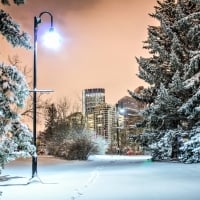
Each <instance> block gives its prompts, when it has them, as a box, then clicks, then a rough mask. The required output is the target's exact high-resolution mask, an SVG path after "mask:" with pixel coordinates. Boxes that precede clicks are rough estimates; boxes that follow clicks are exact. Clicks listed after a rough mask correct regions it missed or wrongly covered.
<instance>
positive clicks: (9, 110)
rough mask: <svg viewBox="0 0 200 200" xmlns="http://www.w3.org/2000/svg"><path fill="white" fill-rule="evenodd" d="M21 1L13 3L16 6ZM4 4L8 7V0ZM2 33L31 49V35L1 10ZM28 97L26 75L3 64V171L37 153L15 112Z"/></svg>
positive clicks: (0, 99) (0, 68) (0, 114)
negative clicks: (10, 164)
mask: <svg viewBox="0 0 200 200" xmlns="http://www.w3.org/2000/svg"><path fill="white" fill-rule="evenodd" d="M22 2H23V1H20V0H16V1H14V3H15V4H17V5H19V4H21V3H22ZM1 3H3V4H7V5H9V1H8V0H2V1H1ZM0 33H1V34H2V35H3V36H4V37H5V38H6V39H7V41H8V42H9V43H10V44H11V45H12V46H13V47H17V46H19V47H25V48H28V49H29V48H30V40H29V37H28V34H26V33H24V32H20V27H19V25H18V24H16V23H15V22H14V21H13V20H12V18H11V17H10V15H9V14H8V13H5V12H4V11H3V10H1V9H0ZM28 94H29V91H28V86H27V84H26V80H25V77H24V76H23V74H22V73H21V72H20V71H18V69H17V68H16V67H15V66H10V65H6V64H3V63H0V169H1V168H2V167H3V166H4V165H5V163H7V162H9V161H10V160H13V159H15V158H18V157H22V156H23V157H24V156H30V155H31V154H32V153H33V152H34V151H35V148H34V146H33V145H32V134H31V131H30V130H29V128H28V127H27V126H26V125H25V124H23V123H22V122H21V121H20V115H19V114H18V113H17V112H15V110H16V108H18V107H22V106H23V105H24V102H25V98H26V97H27V95H28Z"/></svg>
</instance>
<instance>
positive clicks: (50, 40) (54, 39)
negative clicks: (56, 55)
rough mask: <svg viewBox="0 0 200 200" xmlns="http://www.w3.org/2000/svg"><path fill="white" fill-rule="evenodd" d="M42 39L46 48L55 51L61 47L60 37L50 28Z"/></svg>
mask: <svg viewBox="0 0 200 200" xmlns="http://www.w3.org/2000/svg"><path fill="white" fill-rule="evenodd" d="M42 39H43V44H44V45H45V46H46V47H47V48H51V49H57V48H58V47H59V46H60V45H61V38H60V35H59V34H58V33H57V32H55V30H54V29H52V28H51V29H50V30H49V31H48V32H46V33H45V34H44V35H43V38H42Z"/></svg>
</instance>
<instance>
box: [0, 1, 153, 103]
mask: <svg viewBox="0 0 200 200" xmlns="http://www.w3.org/2000/svg"><path fill="white" fill-rule="evenodd" d="M155 5H156V0H148V1H146V0H140V1H139V0H138V1H133V0H126V1H123V0H110V1H105V0H86V1H84V2H83V1H80V0H75V1H73V2H71V1H64V0H60V1H59V3H56V2H55V1H53V0H48V1H45V2H41V1H39V0H36V1H34V3H33V2H31V1H27V2H26V4H25V5H23V6H20V7H17V6H11V7H3V9H6V10H7V11H8V12H9V13H10V14H11V16H12V17H13V18H14V19H15V20H16V21H17V22H18V23H19V24H20V26H21V28H22V30H25V31H27V32H28V33H29V34H30V35H31V37H33V18H34V16H38V15H39V14H40V12H42V11H45V10H48V11H50V12H51V13H52V14H53V17H54V25H55V28H56V29H58V30H59V32H60V34H61V36H62V37H63V40H62V46H61V49H59V50H57V51H52V50H49V49H45V48H44V47H43V46H42V43H41V42H40V39H41V34H42V32H43V29H44V26H45V25H46V24H48V23H49V19H48V16H44V17H43V18H42V23H41V25H40V26H39V36H38V41H39V42H38V89H53V90H54V93H52V94H51V95H48V96H49V97H52V98H54V99H55V98H61V97H69V98H70V99H72V100H73V101H77V100H78V99H80V97H81V93H82V91H83V90H84V89H87V88H99V87H100V88H105V91H106V92H105V93H106V102H108V103H109V104H115V103H116V102H117V101H118V100H119V99H120V98H121V97H123V96H126V95H128V92H127V90H128V89H129V90H134V89H135V88H137V87H138V86H140V85H145V83H144V82H143V81H142V80H140V79H139V78H138V77H137V76H136V74H137V72H138V64H137V63H136V59H135V57H139V56H148V53H147V51H145V50H144V49H143V48H142V47H143V43H142V41H145V40H146V39H147V27H148V25H155V23H156V21H155V20H154V19H152V18H151V17H150V16H149V15H148V14H149V13H152V12H154V6H155ZM1 44H2V49H6V51H2V50H1V52H0V53H1V54H0V60H1V61H5V60H6V59H7V56H8V55H10V56H12V55H18V56H19V59H20V61H21V62H22V66H24V65H26V66H28V68H30V69H32V65H33V64H32V63H33V52H32V51H30V50H29V51H27V50H24V49H18V48H17V49H12V47H11V46H10V45H9V44H7V43H6V42H5V39H3V40H2V41H1ZM24 55H25V56H24Z"/></svg>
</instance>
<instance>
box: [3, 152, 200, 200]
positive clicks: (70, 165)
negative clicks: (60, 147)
mask: <svg viewBox="0 0 200 200" xmlns="http://www.w3.org/2000/svg"><path fill="white" fill-rule="evenodd" d="M150 159H151V157H150V156H139V155H138V156H122V155H105V156H103V155H92V156H90V157H89V159H88V161H67V160H62V159H58V158H54V157H50V156H49V157H47V156H42V157H39V158H38V174H39V177H35V178H34V179H33V180H30V174H31V159H22V160H16V161H13V162H11V163H10V164H8V165H7V166H6V168H5V170H3V174H2V176H4V177H5V178H6V175H8V176H7V178H10V179H9V180H7V181H1V182H0V185H1V186H0V190H1V191H2V192H3V194H2V198H0V199H1V200H16V199H20V200H37V199H43V200H55V199H58V200H84V199H85V200H97V199H99V200H104V199H105V200H107V199H109V200H122V199H124V200H128V199H134V198H135V199H137V200H139V199H140V200H147V199H148V200H168V199H170V200H175V199H179V197H183V198H181V200H186V199H190V200H198V198H199V195H200V193H199V189H198V188H199V183H200V176H199V174H200V165H199V164H187V165H186V164H181V163H164V162H160V163H154V162H150V161H149V160H150ZM29 181H31V182H30V184H28V183H29ZM106 183H108V185H107V184H106ZM173 184H174V185H175V186H176V187H174V186H173ZM179 185H181V187H180V186H179ZM160 186H162V187H160ZM188 187H189V188H190V189H188V190H187V191H186V190H185V188H188ZM99 188H101V190H100V189H99ZM111 188H113V190H112V189H111ZM152 190H153V192H152ZM170 191H171V192H170ZM104 192H106V196H105V193H104ZM156 192H158V193H157V194H156ZM172 193H173V196H174V197H173V198H171V195H172ZM182 193H183V194H182ZM166 195H169V196H166ZM188 195H191V196H189V197H191V198H188ZM102 196H104V198H103V197H102ZM154 196H155V198H153V197H154ZM94 197H95V198H94ZM123 197H124V198H123ZM133 197H134V198H133ZM168 197H169V198H168Z"/></svg>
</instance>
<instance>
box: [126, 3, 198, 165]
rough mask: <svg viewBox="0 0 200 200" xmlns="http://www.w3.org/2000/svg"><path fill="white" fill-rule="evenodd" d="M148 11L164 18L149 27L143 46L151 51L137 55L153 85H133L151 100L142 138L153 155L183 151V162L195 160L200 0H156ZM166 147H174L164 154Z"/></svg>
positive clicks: (143, 75) (144, 75)
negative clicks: (151, 10)
mask: <svg viewBox="0 0 200 200" xmlns="http://www.w3.org/2000/svg"><path fill="white" fill-rule="evenodd" d="M150 16H151V17H153V18H155V19H157V20H158V21H159V22H160V25H159V26H149V28H148V39H147V41H145V45H144V48H146V49H148V50H149V53H150V55H151V56H150V57H149V58H143V57H140V58H137V62H138V64H139V74H138V76H139V77H140V78H141V79H143V80H144V81H145V82H147V83H148V84H149V87H148V88H145V89H144V90H143V91H142V92H141V93H140V95H138V94H136V93H134V92H131V91H129V93H130V94H131V95H132V96H133V97H134V98H137V99H138V100H141V101H144V102H146V103H147V104H148V105H149V106H148V107H147V109H145V111H144V112H143V116H144V121H143V123H142V124H141V125H143V126H144V127H145V132H144V135H143V136H142V137H141V138H143V139H142V141H145V145H147V146H148V147H150V149H151V150H152V152H154V153H153V156H154V157H155V159H164V158H165V159H171V158H174V157H177V158H178V157H179V156H180V160H182V161H184V162H187V160H189V162H193V161H194V162H196V161H197V160H198V159H196V158H195V156H197V155H199V154H198V153H196V152H197V151H196V150H195V153H187V151H189V152H191V147H192V146H193V148H194V149H196V148H197V150H198V148H199V145H200V144H199V143H200V142H199V140H197V139H196V137H197V136H196V134H197V135H198V134H199V133H198V131H195V129H198V125H199V122H200V92H199V89H200V45H199V40H200V1H199V0H177V1H175V0H164V1H163V2H160V1H158V6H155V13H153V14H150ZM195 127H196V128H195ZM190 130H192V131H191V134H190ZM185 131H186V132H187V134H184V133H185ZM183 135H184V137H186V135H187V142H184V141H186V138H184V140H183V139H182V138H183ZM191 135H192V136H191ZM145 137H146V138H148V139H144V138H145ZM161 144H162V145H161ZM161 148H163V150H161ZM164 152H171V153H168V154H167V155H168V156H166V154H165V156H164ZM175 152H176V155H175ZM155 155H156V156H155ZM184 155H187V158H183V157H184Z"/></svg>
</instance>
